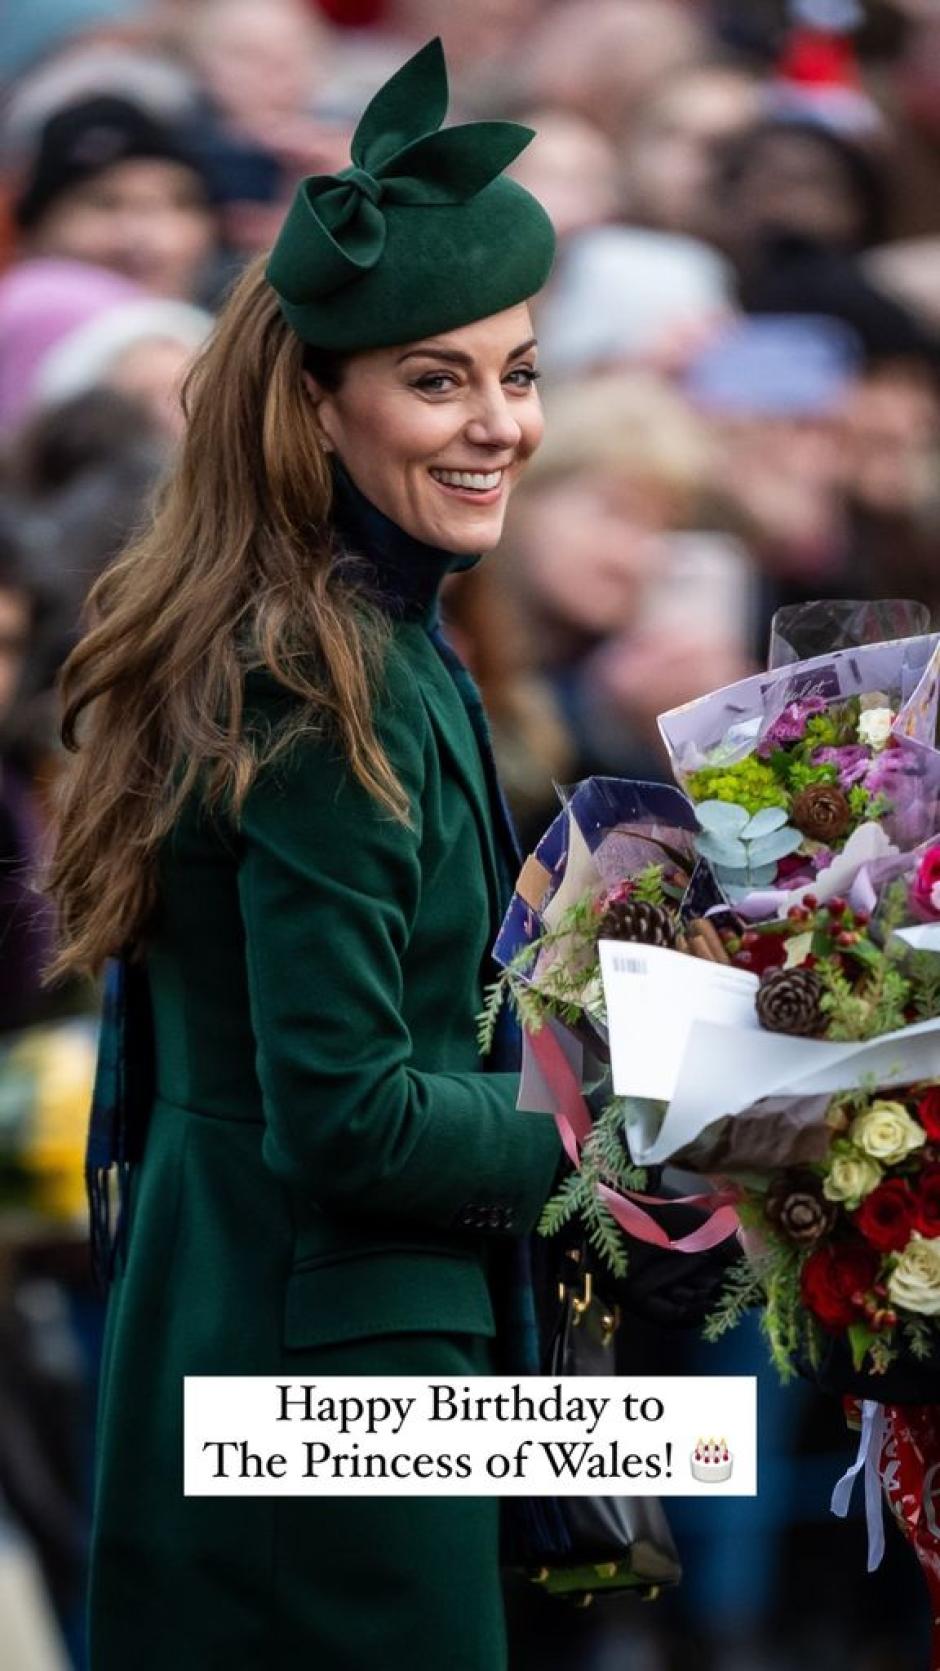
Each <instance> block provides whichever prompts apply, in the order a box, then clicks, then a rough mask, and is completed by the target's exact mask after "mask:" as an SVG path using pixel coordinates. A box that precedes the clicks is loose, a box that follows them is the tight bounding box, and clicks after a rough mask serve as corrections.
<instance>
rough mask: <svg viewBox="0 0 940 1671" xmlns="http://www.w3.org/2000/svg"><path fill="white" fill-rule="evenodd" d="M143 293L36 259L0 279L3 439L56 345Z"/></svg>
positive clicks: (110, 278)
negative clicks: (92, 321) (90, 322)
mask: <svg viewBox="0 0 940 1671" xmlns="http://www.w3.org/2000/svg"><path fill="white" fill-rule="evenodd" d="M143 294H144V293H143V291H142V290H141V289H140V287H139V286H138V285H135V284H132V283H131V281H130V280H129V279H125V278H122V277H121V276H120V275H119V274H117V273H112V272H109V271H108V270H107V269H106V268H103V267H93V266H92V265H91V264H90V263H86V262H84V261H57V260H51V259H45V258H38V259H36V260H27V261H22V262H19V263H18V264H17V265H16V266H14V267H11V268H9V269H8V270H7V272H5V273H4V274H3V275H2V276H0V436H9V435H10V434H11V433H12V431H14V430H15V429H16V428H17V426H18V425H19V424H21V423H22V422H23V421H24V419H25V418H26V417H27V416H28V414H29V412H30V410H31V407H32V405H33V402H34V400H35V398H36V380H37V377H38V375H39V372H40V370H41V368H42V365H43V362H44V361H45V359H46V358H47V356H48V355H49V354H50V352H51V351H52V350H53V349H54V348H55V346H56V344H57V343H59V342H61V341H62V340H63V339H65V338H67V337H68V336H70V335H71V334H72V332H74V331H76V330H78V329H80V328H81V327H82V326H84V325H86V324H87V323H88V322H89V321H90V320H93V319H97V318H100V317H101V315H102V314H105V313H108V312H110V310H111V309H113V308H116V307H119V306H120V305H121V304H122V303H124V302H129V301H137V300H138V299H139V298H140V297H141V296H142V295H143Z"/></svg>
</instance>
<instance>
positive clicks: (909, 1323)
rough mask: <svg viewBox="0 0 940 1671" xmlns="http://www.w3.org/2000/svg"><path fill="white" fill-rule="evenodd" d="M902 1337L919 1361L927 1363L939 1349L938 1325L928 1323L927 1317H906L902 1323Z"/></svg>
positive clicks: (913, 1356)
mask: <svg viewBox="0 0 940 1671" xmlns="http://www.w3.org/2000/svg"><path fill="white" fill-rule="evenodd" d="M901 1338H902V1340H903V1342H904V1345H905V1346H906V1347H907V1349H908V1351H909V1352H910V1354H911V1357H912V1358H914V1359H916V1361H917V1362H918V1363H926V1362H927V1360H928V1359H929V1358H932V1357H933V1354H934V1352H935V1351H936V1349H937V1330H936V1326H935V1325H934V1324H932V1323H928V1321H927V1319H926V1318H925V1317H910V1318H905V1320H904V1322H903V1323H902V1324H901Z"/></svg>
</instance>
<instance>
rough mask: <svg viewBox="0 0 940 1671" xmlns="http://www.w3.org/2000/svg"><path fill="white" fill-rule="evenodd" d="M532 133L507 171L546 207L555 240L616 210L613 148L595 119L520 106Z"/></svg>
mask: <svg viewBox="0 0 940 1671" xmlns="http://www.w3.org/2000/svg"><path fill="white" fill-rule="evenodd" d="M522 120H523V121H524V122H525V124H526V126H527V127H530V128H534V129H535V138H534V139H533V141H532V144H531V145H530V146H529V147H528V149H527V150H526V151H523V153H522V156H521V157H519V158H518V160H517V161H516V162H515V163H514V165H513V168H512V171H511V172H512V174H513V176H514V178H515V179H517V180H518V181H519V184H520V185H522V186H525V188H526V190H527V191H530V192H531V193H532V195H533V197H537V198H538V200H539V202H540V203H541V205H542V207H543V208H544V209H547V210H548V213H549V215H550V216H551V219H552V222H553V224H554V227H555V231H556V233H557V235H558V237H559V239H561V240H567V239H568V238H570V237H571V236H572V235H573V234H574V233H576V232H581V231H584V230H585V229H586V228H588V227H592V226H603V225H604V224H605V223H606V222H608V221H613V220H616V219H617V218H618V216H619V213H620V210H621V207H622V203H621V189H620V180H619V163H618V159H617V149H616V146H615V145H613V143H612V142H611V140H610V139H609V138H608V136H607V135H606V134H605V133H604V132H603V131H602V129H601V128H599V127H598V126H597V124H596V123H595V122H589V121H588V120H587V118H586V117H584V116H577V115H575V114H574V113H572V112H570V111H565V110H552V109H548V110H537V111H528V112H526V113H525V114H524V115H523V117H522Z"/></svg>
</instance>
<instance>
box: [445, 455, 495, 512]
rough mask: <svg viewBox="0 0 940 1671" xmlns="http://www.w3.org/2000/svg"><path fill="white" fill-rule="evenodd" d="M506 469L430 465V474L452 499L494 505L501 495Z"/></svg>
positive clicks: (472, 503)
mask: <svg viewBox="0 0 940 1671" xmlns="http://www.w3.org/2000/svg"><path fill="white" fill-rule="evenodd" d="M506 474H507V471H506V470H505V469H500V470H445V469H443V468H438V467H436V466H434V465H432V467H431V470H430V475H431V479H432V481H435V482H436V483H437V485H438V487H441V488H443V490H444V492H445V493H446V494H448V496H449V497H450V498H452V499H462V500H464V501H465V502H466V503H467V504H471V505H495V504H496V502H497V500H498V499H499V498H500V497H501V495H502V491H503V482H504V480H505V477H506Z"/></svg>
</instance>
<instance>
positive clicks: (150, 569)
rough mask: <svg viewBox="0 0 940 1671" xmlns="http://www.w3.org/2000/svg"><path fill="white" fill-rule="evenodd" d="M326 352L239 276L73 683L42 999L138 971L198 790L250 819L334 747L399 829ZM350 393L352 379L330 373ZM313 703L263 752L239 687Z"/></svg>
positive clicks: (69, 674) (256, 274)
mask: <svg viewBox="0 0 940 1671" xmlns="http://www.w3.org/2000/svg"><path fill="white" fill-rule="evenodd" d="M305 365H307V366H309V367H310V369H313V370H314V371H319V370H320V369H321V368H320V367H319V366H318V362H317V356H316V354H315V355H314V356H313V359H312V360H311V357H310V353H309V350H305V348H304V344H303V343H302V342H301V341H300V339H299V338H298V337H296V336H295V335H294V333H293V332H292V331H291V330H290V329H289V328H288V326H287V325H286V324H285V322H284V320H283V318H282V316H281V313H280V310H279V307H278V303H277V298H276V296H275V294H274V292H273V290H272V289H271V287H270V285H269V284H268V283H267V281H266V280H265V278H264V267H263V262H262V261H258V262H255V263H254V264H253V265H252V266H251V267H250V268H249V269H248V270H247V271H246V273H245V274H244V275H243V277H242V278H241V280H240V281H239V283H238V285H237V286H236V288H235V290H234V291H233V293H232V296H231V298H230V300H229V302H228V303H227V305H226V307H225V309H224V312H223V314H222V316H221V318H220V320H219V323H218V326H217V328H216V330H215V332H214V334H213V336H212V338H211V339H210V341H209V343H208V345H207V346H206V348H205V350H204V351H203V352H202V354H201V355H200V357H199V359H198V360H197V361H196V363H195V365H194V367H193V369H192V371H191V372H190V374H189V377H188V379H187V383H186V387H185V390H184V405H185V409H186V413H187V419H188V423H187V429H186V436H185V440H184V442H183V445H182V447H181V450H180V454H179V457H178V460H177V462H176V465H175V468H174V469H173V471H172V473H171V475H170V477H169V479H168V480H167V481H166V483H165V484H164V486H163V488H162V489H161V491H160V495H159V499H158V502H157V504H156V506H155V510H154V514H153V517H152V520H151V522H150V525H149V526H148V527H147V528H146V529H145V531H144V532H143V533H142V535H141V536H140V537H139V538H138V539H137V540H136V541H135V542H134V543H133V544H132V545H131V546H130V547H129V549H128V550H126V551H125V552H124V553H123V554H122V555H121V556H120V557H119V558H118V559H117V560H116V561H115V562H114V563H112V564H111V566H110V567H109V568H107V569H106V570H105V571H104V573H103V574H102V575H101V576H100V577H99V579H98V580H97V581H96V582H95V584H94V586H93V587H92V589H91V591H90V593H89V596H88V600H87V604H86V618H85V625H86V630H85V632H84V636H83V637H82V638H81V639H80V641H79V643H78V644H77V645H76V647H75V648H74V650H73V651H72V653H71V654H70V655H69V657H68V659H67V661H66V662H65V664H64V666H63V668H62V671H61V673H60V676H59V690H60V697H61V702H62V741H63V744H64V745H65V748H66V750H67V751H68V752H69V755H70V757H71V758H70V759H69V760H68V761H67V762H66V765H65V766H64V768H63V771H62V775H61V778H60V781H59V784H58V789H57V795H56V806H55V811H54V816H53V831H52V836H53V844H52V851H51V854H50V858H49V861H48V863H47V867H46V873H45V876H44V878H43V887H44V890H45V891H46V892H47V893H48V894H49V895H50V896H51V898H52V900H53V901H54V904H55V906H56V910H57V916H58V948H57V952H56V955H55V956H54V958H53V960H52V961H51V962H50V964H49V965H48V967H47V969H46V971H45V976H44V979H45V982H46V984H47V985H49V984H52V983H53V982H54V981H57V980H58V979H60V978H62V977H63V976H66V975H71V974H74V975H81V974H86V975H91V976H94V975H96V974H97V973H98V972H99V971H100V969H101V967H102V965H103V963H104V960H105V959H106V958H107V957H108V956H111V955H113V954H115V953H117V952H119V951H128V952H129V953H130V954H131V955H138V954H139V951H140V947H141V940H142V937H143V935H144V933H145V931H146V926H147V922H148V918H149V917H150V915H151V913H152V910H153V906H154V903H155V897H156V860H157V853H158V849H159V847H160V844H161V842H162V841H163V839H164V837H165V836H166V835H167V834H168V832H169V831H170V829H171V828H172V826H173V824H174V822H175V820H176V818H177V817H178V815H179V813H180V811H181V809H182V807H183V804H184V802H185V801H186V800H187V798H188V797H189V795H190V794H191V793H192V792H193V791H194V790H196V789H197V785H198V790H199V793H200V794H202V795H203V797H204V800H205V804H206V805H207V806H209V807H213V806H216V805H218V804H219V803H220V802H224V803H225V806H226V809H227V810H228V812H229V813H230V814H231V815H232V816H233V818H234V819H235V820H236V822H237V820H238V817H239V815H240V813H241V810H242V807H243V805H244V801H245V797H246V795H247V794H248V791H249V789H250V788H251V786H252V783H253V782H254V780H255V778H256V776H257V774H258V772H259V771H260V770H261V769H262V768H263V767H264V766H266V765H268V764H269V763H270V762H271V761H272V760H273V759H274V758H275V757H276V756H278V755H280V754H281V753H282V752H284V751H286V750H287V749H288V748H289V747H291V746H292V744H293V743H294V742H295V741H296V740H297V738H298V737H299V736H301V735H302V734H304V733H308V734H314V735H317V736H322V735H323V734H324V731H325V730H327V731H330V732H331V733H332V734H333V735H334V736H335V738H336V740H337V741H338V743H339V745H340V747H341V748H342V750H343V752H344V754H345V757H346V759H347V761H348V764H349V768H350V770H351V772H352V773H353V774H354V776H355V777H356V778H357V779H358V781H359V782H360V784H361V785H362V786H363V788H364V789H365V790H366V791H367V792H368V793H369V794H370V795H371V796H372V797H373V798H374V799H375V801H376V802H377V803H379V805H380V806H381V807H383V808H384V809H385V810H386V811H387V812H388V813H389V814H391V815H392V816H393V817H394V818H397V819H399V820H400V821H402V822H407V820H408V803H407V797H406V795H405V793H404V791H403V789H402V787H401V785H400V783H399V781H398V779H397V777H396V776H395V773H394V771H393V769H392V767H391V765H390V763H389V761H388V758H387V756H386V755H385V753H384V751H383V749H382V747H381V745H380V743H379V741H378V738H377V736H376V733H375V729H374V725H373V718H372V710H373V693H374V688H375V681H376V679H377V677H378V676H379V674H380V670H381V666H382V662H383V659H384V649H385V644H386V640H387V627H386V624H385V622H384V620H383V618H382V617H381V615H380V614H379V612H378V611H377V610H376V609H375V608H374V607H371V606H370V605H369V602H368V600H367V598H366V597H365V596H364V595H363V592H362V590H361V587H360V586H359V585H357V583H356V580H355V576H354V573H353V570H352V567H351V565H350V564H349V563H344V561H343V558H342V554H341V553H340V552H339V551H338V549H337V547H336V545H335V542H334V540H333V537H332V535H331V531H330V524H329V512H330V503H331V479H330V470H329V463H328V459H327V457H326V455H325V453H324V451H323V449H322V447H321V445H320V438H319V434H318V431H317V425H316V420H315V413H314V406H313V402H312V401H311V400H310V399H309V398H308V396H307V393H306V391H305V389H304V386H303V377H302V373H303V370H304V367H305ZM322 372H323V377H324V378H330V379H331V381H332V386H334V387H335V386H336V385H337V383H338V380H339V378H340V376H341V373H342V366H341V364H337V363H335V362H332V363H331V362H330V361H329V360H328V359H325V360H323V361H322ZM258 667H263V668H266V669H267V670H268V671H269V672H270V674H271V675H273V677H274V678H275V679H276V680H277V681H278V682H279V683H280V684H281V685H282V686H283V687H284V688H285V690H286V691H287V692H290V693H292V694H293V696H294V697H296V698H298V699H299V700H298V701H296V702H291V703H289V704H287V714H286V717H285V718H284V719H283V720H282V721H281V722H280V723H279V724H278V726H277V727H276V728H275V729H274V730H273V731H272V732H270V733H268V734H267V735H266V736H265V735H262V734H260V733H259V732H256V731H255V730H253V729H252V728H251V727H250V726H249V725H248V724H246V716H245V707H244V676H245V673H246V671H247V670H248V669H249V668H258Z"/></svg>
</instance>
